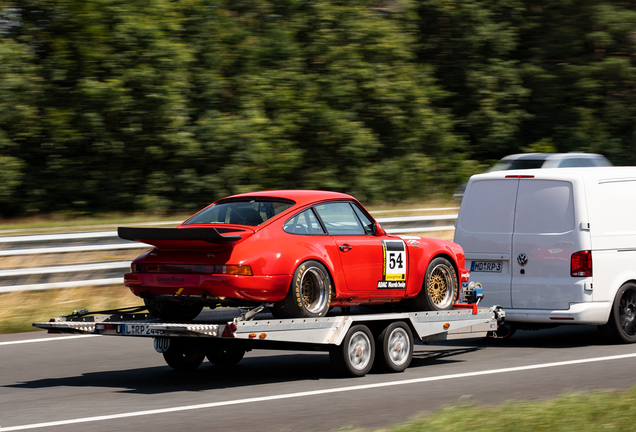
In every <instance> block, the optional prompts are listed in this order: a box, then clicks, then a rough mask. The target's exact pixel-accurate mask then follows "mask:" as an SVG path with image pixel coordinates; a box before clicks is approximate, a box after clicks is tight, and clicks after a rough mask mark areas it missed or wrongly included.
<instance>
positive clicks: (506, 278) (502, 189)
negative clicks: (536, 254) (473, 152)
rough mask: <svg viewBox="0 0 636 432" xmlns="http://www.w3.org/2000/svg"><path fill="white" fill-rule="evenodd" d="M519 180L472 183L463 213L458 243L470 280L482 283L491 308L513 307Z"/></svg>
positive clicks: (473, 181) (456, 233)
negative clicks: (515, 225)
mask: <svg viewBox="0 0 636 432" xmlns="http://www.w3.org/2000/svg"><path fill="white" fill-rule="evenodd" d="M518 185H519V180H518V179H496V180H493V179H491V180H471V181H470V182H469V184H468V187H467V189H466V194H465V195H464V199H463V201H462V204H461V208H460V210H459V216H458V218H457V224H456V228H455V242H456V243H459V244H460V245H461V247H462V248H463V249H464V253H465V254H466V268H468V269H469V270H470V280H471V281H477V282H481V283H482V285H483V288H484V294H485V296H484V302H485V304H487V305H495V304H497V305H500V306H502V307H504V308H505V307H511V306H512V300H511V296H510V284H511V279H512V275H511V253H512V251H511V247H512V233H513V224H514V212H515V201H516V196H517V187H518Z"/></svg>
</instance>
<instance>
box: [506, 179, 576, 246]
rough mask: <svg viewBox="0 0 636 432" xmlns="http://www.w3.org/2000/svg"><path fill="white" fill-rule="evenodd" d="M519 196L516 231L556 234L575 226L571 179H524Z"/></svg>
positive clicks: (520, 184) (520, 185)
mask: <svg viewBox="0 0 636 432" xmlns="http://www.w3.org/2000/svg"><path fill="white" fill-rule="evenodd" d="M517 196H518V198H517V211H516V217H515V232H516V233H532V234H557V233H565V232H568V231H572V230H573V229H574V198H573V194H572V183H570V182H565V181H552V180H536V179H534V180H525V181H524V180H521V181H520V182H519V193H518V195H517Z"/></svg>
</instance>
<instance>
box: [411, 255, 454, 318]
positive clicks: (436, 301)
mask: <svg viewBox="0 0 636 432" xmlns="http://www.w3.org/2000/svg"><path fill="white" fill-rule="evenodd" d="M458 295H459V291H458V283H457V272H456V271H455V268H454V267H453V265H452V264H451V262H450V261H449V260H447V259H446V258H444V257H437V258H435V259H434V260H432V261H431V262H430V264H429V265H428V268H427V269H426V275H425V276H424V284H423V286H422V289H421V290H420V293H419V294H418V295H417V296H416V297H414V298H413V299H411V300H410V301H409V304H410V306H411V307H412V308H413V309H415V310H432V311H436V310H447V309H452V308H453V305H454V304H455V301H457V296H458Z"/></svg>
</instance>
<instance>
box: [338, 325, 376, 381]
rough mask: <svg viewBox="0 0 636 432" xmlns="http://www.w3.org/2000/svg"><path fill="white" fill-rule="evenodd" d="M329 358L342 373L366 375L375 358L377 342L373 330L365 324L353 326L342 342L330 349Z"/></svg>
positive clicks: (357, 375) (356, 375) (352, 375)
mask: <svg viewBox="0 0 636 432" xmlns="http://www.w3.org/2000/svg"><path fill="white" fill-rule="evenodd" d="M329 359H330V360H331V364H332V365H333V366H334V368H335V369H336V370H337V371H338V373H340V374H342V375H345V376H351V377H361V376H364V375H366V374H367V373H368V372H369V371H370V370H371V368H372V367H373V361H374V359H375V343H374V340H373V334H372V333H371V330H369V328H368V327H367V326H365V325H356V326H353V327H351V328H350V329H349V331H348V332H347V334H346V336H345V338H344V340H343V341H342V343H341V344H340V345H338V346H337V347H334V348H333V349H331V351H329Z"/></svg>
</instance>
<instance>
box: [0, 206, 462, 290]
mask: <svg viewBox="0 0 636 432" xmlns="http://www.w3.org/2000/svg"><path fill="white" fill-rule="evenodd" d="M425 210H428V211H431V210H437V211H449V210H457V208H440V209H416V210H386V211H383V212H374V214H378V213H389V212H407V211H409V212H412V211H425ZM456 219H457V214H444V215H426V216H400V217H378V218H376V220H377V221H378V222H379V223H380V224H381V225H382V227H383V228H384V229H385V231H387V232H388V233H390V234H408V233H416V232H434V231H446V230H453V229H454V228H455V227H454V224H453V222H454V221H455V220H456ZM179 223H180V222H178V221H174V222H172V221H171V222H160V223H155V224H154V225H177V224H179ZM144 225H149V224H144ZM68 243H74V244H73V245H69V244H68ZM77 243H83V244H77ZM87 243H88V244H87ZM43 244H44V245H46V246H43ZM16 245H17V247H16ZM29 246H31V247H29ZM148 248H149V246H148V245H146V244H143V243H138V242H129V241H126V242H121V240H120V239H119V237H118V235H117V231H116V230H112V231H92V232H81V233H55V234H41V235H17V236H0V257H9V256H28V255H41V254H56V253H69V252H98V251H109V250H123V249H148ZM129 268H130V261H114V262H113V261H109V262H98V263H92V264H71V265H62V266H49V267H37V268H19V269H9V270H0V293H5V292H12V291H30V290H45V289H54V288H75V287H82V286H96V285H111V284H113V285H114V284H121V283H122V282H123V274H124V273H125V272H126V271H127V270H128V269H129ZM60 277H62V278H63V280H55V279H57V278H60ZM52 279H53V280H52Z"/></svg>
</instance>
